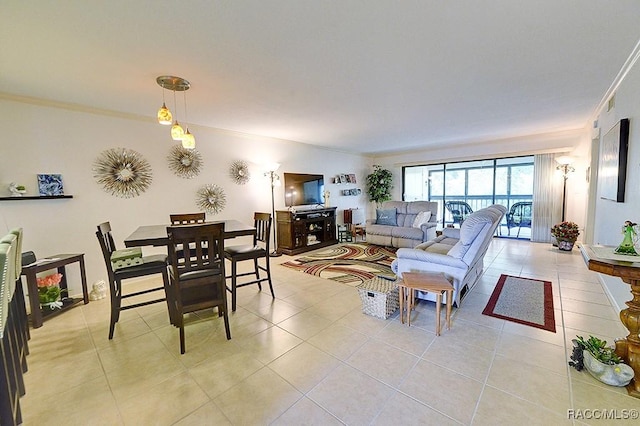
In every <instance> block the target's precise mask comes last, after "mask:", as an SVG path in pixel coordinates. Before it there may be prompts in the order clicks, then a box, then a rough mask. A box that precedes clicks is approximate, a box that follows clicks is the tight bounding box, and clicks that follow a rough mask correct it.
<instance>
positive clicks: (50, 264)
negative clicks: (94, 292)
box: [22, 254, 89, 328]
mask: <svg viewBox="0 0 640 426" xmlns="http://www.w3.org/2000/svg"><path fill="white" fill-rule="evenodd" d="M46 259H47V260H44V259H41V260H39V261H37V262H36V263H32V264H31V265H27V266H23V267H22V275H24V276H26V277H27V288H28V289H29V304H30V306H31V325H32V326H33V328H39V327H42V321H43V320H44V319H45V318H47V317H50V316H53V315H57V314H58V313H60V312H63V311H64V310H66V309H68V308H71V307H72V306H75V305H77V304H78V303H80V302H81V301H84V304H85V305H86V304H87V303H89V292H88V291H87V274H86V272H85V269H84V254H56V255H55V256H49V257H47V258H46ZM76 262H78V264H79V266H80V279H81V280H82V296H83V297H82V299H74V298H71V297H67V298H64V299H63V300H62V303H63V305H62V308H61V309H56V310H55V311H47V312H43V311H42V309H41V308H40V299H39V298H38V282H37V280H36V274H37V273H38V272H42V271H48V270H50V269H57V270H58V273H60V274H62V279H61V280H60V288H61V289H63V290H64V289H66V288H67V272H66V270H65V266H66V265H69V264H71V263H76Z"/></svg>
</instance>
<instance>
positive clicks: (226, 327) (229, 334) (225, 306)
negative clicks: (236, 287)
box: [218, 303, 231, 340]
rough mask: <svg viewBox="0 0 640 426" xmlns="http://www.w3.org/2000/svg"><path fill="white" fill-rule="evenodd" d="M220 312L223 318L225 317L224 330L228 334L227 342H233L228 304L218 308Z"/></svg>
mask: <svg viewBox="0 0 640 426" xmlns="http://www.w3.org/2000/svg"><path fill="white" fill-rule="evenodd" d="M218 312H222V316H223V317H224V329H225V331H226V332H227V340H231V329H230V328H229V313H228V312H227V305H226V303H225V304H223V305H221V306H218Z"/></svg>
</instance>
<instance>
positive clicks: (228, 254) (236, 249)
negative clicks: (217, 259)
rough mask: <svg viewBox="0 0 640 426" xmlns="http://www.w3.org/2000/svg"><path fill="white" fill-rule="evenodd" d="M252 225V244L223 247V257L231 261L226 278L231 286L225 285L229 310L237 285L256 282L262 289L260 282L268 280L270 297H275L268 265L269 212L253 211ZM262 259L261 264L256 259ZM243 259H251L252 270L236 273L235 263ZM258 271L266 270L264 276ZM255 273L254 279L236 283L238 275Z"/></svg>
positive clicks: (242, 285)
mask: <svg viewBox="0 0 640 426" xmlns="http://www.w3.org/2000/svg"><path fill="white" fill-rule="evenodd" d="M253 220H254V226H255V228H256V233H255V235H254V237H253V244H252V245H238V246H230V247H226V248H225V249H224V257H225V258H226V259H228V260H230V261H231V275H229V276H227V277H226V278H231V287H230V288H229V287H227V290H228V291H229V292H231V310H232V311H235V310H236V289H237V288H238V287H244V286H247V285H251V284H258V289H259V290H260V291H262V282H264V281H268V282H269V289H270V290H271V297H273V298H275V297H276V296H275V294H274V292H273V284H272V282H271V267H270V265H269V239H270V238H269V237H270V235H271V214H269V213H257V212H256V213H254V215H253ZM260 259H262V260H263V264H262V265H261V264H260V263H259V262H258V260H260ZM244 260H252V261H253V271H252V272H244V273H240V274H239V273H238V267H237V263H238V262H241V261H244ZM260 271H264V272H266V274H267V276H266V277H260ZM249 275H255V277H256V279H255V280H251V281H247V282H242V283H240V284H239V283H238V278H239V277H244V276H249Z"/></svg>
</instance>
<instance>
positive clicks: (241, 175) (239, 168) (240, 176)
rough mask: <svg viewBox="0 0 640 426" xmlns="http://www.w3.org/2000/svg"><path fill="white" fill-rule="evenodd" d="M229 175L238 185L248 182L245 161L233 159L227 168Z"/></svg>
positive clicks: (247, 170) (247, 168) (247, 169)
mask: <svg viewBox="0 0 640 426" xmlns="http://www.w3.org/2000/svg"><path fill="white" fill-rule="evenodd" d="M229 175H230V176H231V178H232V179H233V181H234V182H235V183H237V184H238V185H244V184H245V183H247V182H249V166H247V163H246V161H242V160H238V161H234V162H233V163H232V164H231V168H230V169H229Z"/></svg>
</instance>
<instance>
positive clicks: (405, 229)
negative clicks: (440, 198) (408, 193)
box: [367, 201, 438, 248]
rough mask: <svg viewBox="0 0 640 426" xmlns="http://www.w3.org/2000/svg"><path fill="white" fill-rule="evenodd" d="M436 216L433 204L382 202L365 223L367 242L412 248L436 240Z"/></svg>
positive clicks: (425, 202) (436, 211) (435, 206)
mask: <svg viewBox="0 0 640 426" xmlns="http://www.w3.org/2000/svg"><path fill="white" fill-rule="evenodd" d="M437 213H438V203H436V202H431V201H385V202H384V203H382V206H381V208H379V209H377V210H376V219H375V220H372V219H368V220H367V243H369V244H376V245H379V246H386V247H398V248H399V247H408V248H413V247H415V246H417V245H418V244H421V243H424V242H425V241H429V240H431V239H433V238H435V237H436V221H437ZM422 218H424V219H425V220H421V219H422ZM416 219H417V221H416Z"/></svg>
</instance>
